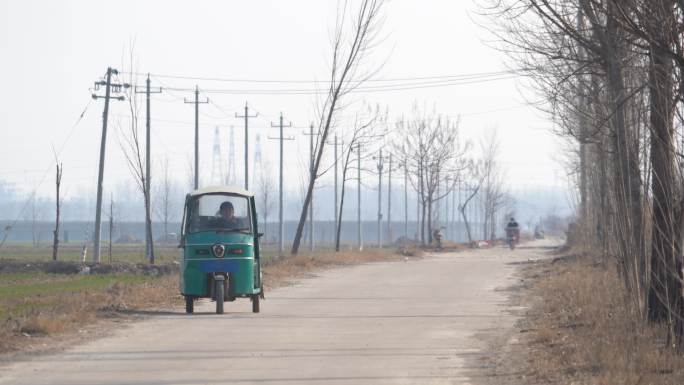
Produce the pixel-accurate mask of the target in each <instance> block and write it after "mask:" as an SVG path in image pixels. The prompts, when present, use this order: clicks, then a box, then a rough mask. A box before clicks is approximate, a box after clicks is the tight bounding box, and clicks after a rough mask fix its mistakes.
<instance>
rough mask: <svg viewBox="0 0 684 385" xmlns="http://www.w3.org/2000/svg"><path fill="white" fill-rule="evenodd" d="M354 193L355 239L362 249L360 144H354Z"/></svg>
mask: <svg viewBox="0 0 684 385" xmlns="http://www.w3.org/2000/svg"><path fill="white" fill-rule="evenodd" d="M356 156H357V158H356V183H357V185H356V194H357V205H356V206H357V207H356V230H357V231H358V234H357V239H358V245H359V251H361V250H363V235H362V232H361V144H360V143H358V144H357V145H356Z"/></svg>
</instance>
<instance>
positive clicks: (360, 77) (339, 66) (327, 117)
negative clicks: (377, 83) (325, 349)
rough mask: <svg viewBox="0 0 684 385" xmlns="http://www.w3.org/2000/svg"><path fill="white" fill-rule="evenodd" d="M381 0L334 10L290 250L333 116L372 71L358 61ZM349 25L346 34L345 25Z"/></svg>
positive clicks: (299, 230) (301, 228)
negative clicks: (325, 78) (325, 83)
mask: <svg viewBox="0 0 684 385" xmlns="http://www.w3.org/2000/svg"><path fill="white" fill-rule="evenodd" d="M382 4H383V1H382V0H361V3H360V5H359V7H358V9H357V10H356V13H355V14H354V15H353V16H352V17H350V16H349V15H348V14H347V12H348V10H347V2H344V3H343V7H342V9H340V10H339V11H338V15H337V23H336V28H335V32H334V37H333V44H332V45H333V47H332V48H333V49H332V66H331V69H330V73H329V87H328V92H327V94H326V97H325V100H324V102H323V103H322V107H321V109H320V111H321V114H320V119H319V121H318V131H317V137H316V144H315V147H314V154H315V155H314V162H313V170H312V172H311V178H310V180H309V183H308V188H307V191H306V196H305V198H304V205H303V207H302V211H301V213H300V215H299V222H298V224H297V231H296V233H295V238H294V242H293V244H292V250H291V254H293V255H295V254H297V253H298V251H299V245H300V243H301V238H302V234H303V232H304V225H305V223H306V219H307V214H308V210H309V207H310V204H311V197H312V195H313V190H314V186H315V184H316V179H317V178H319V177H320V176H321V174H320V173H319V169H320V165H321V161H322V159H323V152H324V149H325V143H326V141H327V140H328V136H329V134H330V132H331V130H332V128H333V126H334V122H335V116H336V115H337V113H338V112H339V111H340V110H341V109H342V106H343V104H342V100H343V99H344V97H345V96H347V95H348V94H349V92H351V91H353V90H354V89H355V88H357V87H358V86H360V85H361V84H363V83H364V81H366V80H367V79H368V78H369V77H370V76H371V75H372V74H373V72H366V73H362V72H361V71H360V67H361V64H362V63H363V62H364V59H365V57H366V56H367V55H368V53H369V52H370V51H371V49H372V48H373V47H374V45H373V43H374V40H375V38H376V33H377V29H378V28H379V26H380V25H381V22H382V18H381V15H380V11H381V9H382ZM348 27H350V33H349V35H348V36H347V35H346V33H347V31H346V29H347V28H348Z"/></svg>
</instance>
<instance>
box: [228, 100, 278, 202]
mask: <svg viewBox="0 0 684 385" xmlns="http://www.w3.org/2000/svg"><path fill="white" fill-rule="evenodd" d="M257 116H259V113H258V112H257V113H256V114H254V115H250V114H249V106H248V105H247V102H245V114H244V115H238V114H237V112H236V113H235V117H236V118H245V190H249V118H256V117H257ZM281 118H282V116H281ZM288 127H289V126H288ZM280 135H281V136H282V133H281V134H280Z"/></svg>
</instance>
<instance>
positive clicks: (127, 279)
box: [0, 249, 420, 359]
mask: <svg viewBox="0 0 684 385" xmlns="http://www.w3.org/2000/svg"><path fill="white" fill-rule="evenodd" d="M413 253H414V255H419V254H420V253H419V252H418V251H413ZM403 258H405V256H403V255H399V254H398V253H397V252H396V250H390V249H383V250H377V249H369V250H366V251H364V252H361V253H359V252H351V251H343V252H340V253H335V252H333V251H321V252H319V253H316V254H313V255H299V256H296V257H285V258H280V259H276V260H271V261H269V263H267V264H266V265H265V266H264V271H263V274H264V282H265V284H266V289H267V292H268V290H270V289H273V288H276V287H279V286H283V285H287V284H289V283H290V282H292V281H293V280H295V279H298V278H302V277H304V276H307V275H310V274H311V273H312V272H314V271H316V270H320V269H324V268H330V267H336V266H345V265H355V264H360V263H366V262H374V261H391V260H400V259H403ZM15 270H16V269H14V270H12V272H5V273H2V271H0V359H2V358H3V355H4V357H5V358H9V357H11V355H9V354H8V353H16V352H31V351H44V350H49V349H50V348H51V347H53V346H55V345H57V344H59V343H61V342H63V341H65V340H67V341H68V342H67V344H68V343H73V342H75V341H78V340H81V339H83V338H88V337H92V336H94V335H98V332H96V331H94V330H96V329H97V326H96V325H97V324H98V322H101V321H108V320H109V321H111V320H116V321H122V320H123V321H125V320H131V319H134V318H139V317H140V316H141V315H140V314H141V313H144V310H150V309H174V310H178V311H182V310H181V309H182V306H183V304H184V302H183V298H182V297H181V296H180V294H179V292H178V276H177V274H176V273H173V274H170V275H161V276H157V275H146V274H141V273H140V272H139V271H137V270H136V272H134V273H128V272H127V273H121V272H120V271H121V270H122V269H116V271H117V272H115V273H113V274H91V275H80V274H64V273H62V274H55V273H44V272H39V271H30V272H29V271H20V272H17V271H15ZM100 270H102V271H103V272H106V271H108V270H107V269H100ZM123 270H124V271H126V269H123ZM129 270H130V269H129ZM165 272H166V271H165ZM93 325H95V327H93Z"/></svg>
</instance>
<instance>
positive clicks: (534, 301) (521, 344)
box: [498, 256, 684, 385]
mask: <svg viewBox="0 0 684 385" xmlns="http://www.w3.org/2000/svg"><path fill="white" fill-rule="evenodd" d="M523 278H524V280H525V281H528V287H529V289H528V291H527V294H526V295H524V298H525V299H524V300H523V305H526V306H528V307H529V310H528V311H527V312H526V314H525V318H524V319H523V320H522V321H521V323H520V325H519V326H520V327H521V328H520V330H518V332H519V333H520V334H519V336H517V337H513V338H512V339H513V340H518V343H516V344H513V345H512V346H510V347H509V349H511V351H508V352H507V353H506V354H508V355H510V357H509V359H508V364H507V365H508V367H507V368H505V367H502V368H498V371H499V372H508V373H515V378H516V380H514V381H508V382H512V383H558V384H635V385H636V384H672V385H674V384H677V385H680V384H684V357H682V356H679V355H677V354H675V353H674V352H673V351H672V350H671V349H669V348H667V347H666V346H665V345H664V341H665V331H664V330H662V328H660V327H653V326H648V325H644V324H642V323H640V322H638V321H637V320H638V317H637V316H636V315H635V314H634V313H633V311H632V310H631V309H630V307H628V306H625V301H624V295H625V292H624V290H623V289H622V286H621V285H620V281H619V280H618V277H617V275H616V273H615V268H614V267H613V266H607V267H606V266H603V265H602V264H600V263H596V262H593V261H592V260H591V259H590V258H586V257H568V256H566V257H562V258H556V259H555V260H553V261H544V262H541V263H538V264H535V265H533V266H530V267H528V268H526V269H525V270H524V272H523ZM509 341H510V340H509ZM509 380H510V379H509Z"/></svg>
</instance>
